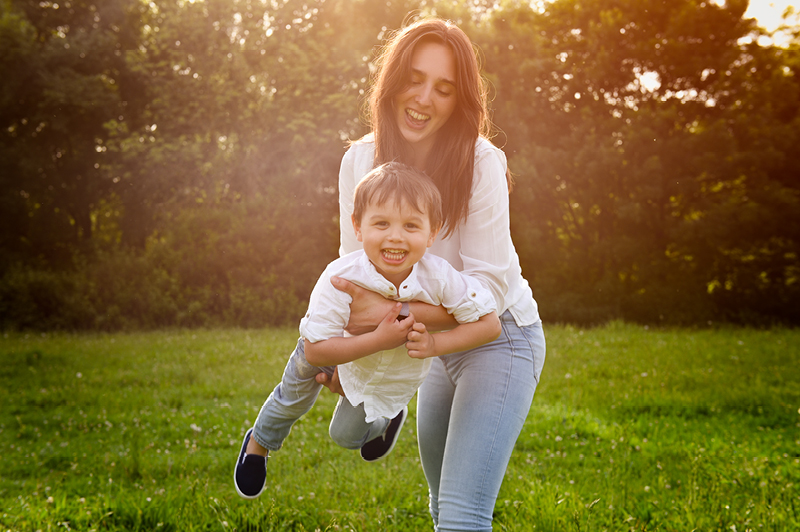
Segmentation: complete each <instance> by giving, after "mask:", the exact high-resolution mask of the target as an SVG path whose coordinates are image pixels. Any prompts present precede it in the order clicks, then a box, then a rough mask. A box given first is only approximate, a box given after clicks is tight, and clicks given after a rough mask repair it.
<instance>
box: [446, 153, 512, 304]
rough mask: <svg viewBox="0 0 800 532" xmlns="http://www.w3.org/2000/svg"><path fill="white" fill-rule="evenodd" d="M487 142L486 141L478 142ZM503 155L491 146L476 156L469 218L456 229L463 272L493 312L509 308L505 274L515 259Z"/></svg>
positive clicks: (506, 276)
mask: <svg viewBox="0 0 800 532" xmlns="http://www.w3.org/2000/svg"><path fill="white" fill-rule="evenodd" d="M482 142H487V141H485V140H484V141H482ZM506 168H507V163H506V157H505V154H504V153H503V152H502V151H501V150H500V149H498V148H495V147H494V146H491V147H489V148H488V149H487V148H484V149H481V150H480V151H479V153H478V154H477V156H476V161H475V170H474V178H473V184H472V196H471V198H470V201H469V215H468V217H467V219H466V221H465V222H464V223H463V224H462V225H461V226H460V230H459V239H460V247H461V251H460V253H459V254H460V256H461V260H462V261H463V265H464V268H463V270H462V272H463V273H465V274H467V275H469V276H471V277H473V278H475V279H477V280H478V281H480V283H481V284H482V285H483V286H485V287H486V288H488V289H489V291H490V292H491V294H492V296H493V297H494V299H495V302H496V303H497V313H498V314H502V313H503V312H504V311H505V310H506V309H507V308H508V307H509V306H510V302H507V301H506V295H507V294H508V290H509V279H508V277H509V272H510V271H512V266H513V263H514V261H515V259H516V251H515V250H514V246H513V244H512V242H511V228H510V221H509V204H508V183H507V181H506Z"/></svg>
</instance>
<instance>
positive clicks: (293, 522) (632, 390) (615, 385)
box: [0, 323, 800, 532]
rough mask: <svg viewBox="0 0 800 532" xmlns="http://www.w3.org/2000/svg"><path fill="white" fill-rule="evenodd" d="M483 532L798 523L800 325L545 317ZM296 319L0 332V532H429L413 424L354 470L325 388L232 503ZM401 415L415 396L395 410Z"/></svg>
mask: <svg viewBox="0 0 800 532" xmlns="http://www.w3.org/2000/svg"><path fill="white" fill-rule="evenodd" d="M545 332H546V334H547V340H548V355H547V362H546V363H545V368H544V372H543V375H542V382H541V384H540V386H539V389H538V390H537V392H536V397H535V399H534V405H533V408H532V410H531V413H530V415H529V417H528V421H527V423H526V425H525V427H524V429H523V432H522V435H521V436H520V439H519V441H518V442H517V446H516V449H515V453H514V455H513V457H512V461H511V464H510V466H509V469H508V471H507V474H506V480H505V483H504V484H503V488H502V490H501V492H500V497H499V498H498V501H497V505H496V511H495V530H537V531H539V530H542V531H561V530H574V531H579V530H580V531H595V530H610V531H616V530H642V531H644V530H647V531H653V530H663V531H690V530H719V531H723V530H724V531H736V532H744V531H746V530H753V531H759V530H773V531H778V530H780V531H782V530H797V529H799V528H800V363H798V361H799V360H798V359H800V356H798V355H800V331H798V330H787V329H776V330H767V331H758V330H751V329H733V328H730V329H728V328H723V329H709V330H687V329H676V330H672V329H669V330H656V329H649V330H648V329H646V328H643V327H640V326H633V325H625V324H621V323H612V324H609V325H607V326H605V327H601V328H596V329H590V330H581V329H576V328H572V327H563V326H550V327H547V328H546V331H545ZM295 341H296V332H295V330H294V329H283V330H259V331H252V330H251V331H240V330H221V331H220V330H212V331H166V332H152V333H136V334H91V335H70V334H46V335H42V334H24V333H8V334H6V335H4V337H0V405H2V407H1V408H2V410H1V411H0V412H1V414H0V456H2V461H0V508H1V509H0V532H2V531H5V530H12V531H31V532H33V531H37V530H42V531H47V530H52V531H55V530H141V531H154V530H155V531H167V530H169V531H192V530H209V531H212V530H213V531H231V530H241V531H245V530H247V531H262V530H263V531H266V530H270V531H272V530H276V531H278V530H287V531H314V530H320V531H325V530H332V531H333V530H357V531H393V530H410V531H421V530H432V527H431V524H430V518H429V516H428V513H427V496H426V495H427V490H426V484H425V479H424V476H423V474H422V470H421V467H420V464H419V459H418V455H417V450H416V434H415V432H416V431H415V428H414V424H413V423H409V424H407V425H406V429H404V434H403V436H402V437H401V439H400V442H399V443H398V445H397V447H396V448H395V451H394V452H393V454H392V456H391V457H390V458H389V459H387V460H385V461H384V462H381V463H379V464H365V463H363V462H362V461H361V460H360V459H359V458H358V456H357V455H356V454H355V453H353V452H350V451H345V450H343V449H340V448H338V447H336V445H335V444H333V443H332V442H331V441H330V440H329V438H328V437H327V426H328V423H329V421H330V416H331V413H332V410H333V407H334V404H335V397H334V396H332V395H330V394H328V393H323V395H322V396H321V398H320V400H319V401H318V403H317V406H316V407H315V408H314V410H312V411H311V413H310V414H309V415H308V416H306V418H304V419H303V420H301V421H300V422H299V423H298V424H297V425H296V426H295V429H294V430H293V432H292V434H291V435H290V437H289V439H288V440H287V442H286V446H285V447H284V449H283V450H281V451H279V452H277V453H274V454H273V457H272V458H271V459H270V464H269V482H270V491H269V492H268V493H267V494H265V495H263V496H262V497H261V498H260V499H258V500H256V501H245V500H242V499H240V498H239V497H238V496H237V495H236V493H235V491H234V489H233V485H232V480H231V477H232V466H233V462H234V460H235V457H236V455H237V452H238V449H239V445H240V441H241V438H242V435H243V434H244V431H245V430H246V428H247V427H249V426H250V425H251V424H252V422H253V420H254V419H255V416H256V414H257V413H258V409H259V408H260V406H261V404H262V402H263V401H264V399H265V398H266V396H267V395H268V393H269V391H270V390H271V388H272V387H273V386H274V384H275V383H276V382H277V380H278V379H279V377H280V374H281V371H282V369H283V364H284V362H285V359H286V357H287V355H288V353H289V352H290V350H291V349H292V347H293V345H294V342H295ZM411 407H412V408H411V412H412V416H414V415H415V403H413V402H412V405H411Z"/></svg>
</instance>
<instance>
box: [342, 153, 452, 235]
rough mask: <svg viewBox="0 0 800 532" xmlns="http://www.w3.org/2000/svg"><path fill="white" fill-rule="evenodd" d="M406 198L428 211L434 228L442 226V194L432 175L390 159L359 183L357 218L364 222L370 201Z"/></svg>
mask: <svg viewBox="0 0 800 532" xmlns="http://www.w3.org/2000/svg"><path fill="white" fill-rule="evenodd" d="M389 201H394V202H395V204H396V205H399V204H401V203H403V202H405V203H406V204H407V205H409V206H410V207H412V208H413V209H414V210H416V211H417V212H420V213H427V214H428V220H429V221H430V224H431V229H432V230H434V231H436V230H437V229H439V228H441V226H442V196H441V194H440V193H439V189H438V188H436V185H435V184H434V183H433V181H432V180H431V178H430V177H428V176H427V175H425V174H424V173H423V172H420V171H419V170H417V169H416V168H412V167H411V166H408V165H405V164H402V163H398V162H388V163H385V164H382V165H380V166H378V167H376V168H373V169H372V171H370V173H368V174H367V175H366V177H364V179H362V180H361V182H360V183H359V184H358V185H356V191H355V197H354V198H353V218H355V220H356V222H357V223H359V224H360V223H361V217H362V216H364V211H366V210H367V206H368V205H385V204H386V203H387V202H389Z"/></svg>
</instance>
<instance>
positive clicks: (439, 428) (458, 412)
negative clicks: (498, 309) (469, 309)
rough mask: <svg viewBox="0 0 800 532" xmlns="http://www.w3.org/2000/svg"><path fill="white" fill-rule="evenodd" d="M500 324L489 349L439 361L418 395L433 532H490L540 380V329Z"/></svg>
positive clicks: (509, 319)
mask: <svg viewBox="0 0 800 532" xmlns="http://www.w3.org/2000/svg"><path fill="white" fill-rule="evenodd" d="M501 323H502V325H503V333H502V334H501V335H500V338H498V339H497V340H495V341H494V342H492V343H490V344H487V345H485V346H482V347H480V348H478V349H474V350H471V351H468V352H464V353H455V354H453V355H448V356H445V357H441V362H440V363H438V364H436V365H435V368H436V369H435V370H434V369H432V371H431V375H429V377H428V378H427V379H426V380H425V383H424V384H423V386H422V388H421V389H420V395H419V399H418V412H417V423H418V437H419V445H420V456H421V458H422V463H423V469H424V471H425V476H426V478H427V479H428V484H429V487H430V491H431V515H432V517H433V519H434V523H435V524H436V527H437V528H436V530H437V531H439V532H446V531H447V532H449V531H456V530H458V531H467V530H474V531H491V530H492V512H493V511H494V505H495V501H496V499H497V494H498V492H499V491H500V485H501V484H502V481H503V476H504V475H505V471H506V467H507V466H508V461H509V459H510V458H511V452H512V450H513V448H514V444H515V443H516V440H517V437H518V436H519V433H520V431H521V430H522V425H523V424H524V422H525V419H526V417H527V415H528V411H529V409H530V404H531V401H532V399H533V394H534V391H535V389H536V384H537V383H538V380H539V374H540V372H541V369H542V365H543V363H544V356H545V344H544V334H543V332H542V328H541V324H535V325H532V326H530V327H525V328H519V327H517V325H516V323H515V322H514V320H513V318H512V317H511V315H510V314H509V313H505V314H504V315H503V316H502V317H501ZM448 407H449V408H448Z"/></svg>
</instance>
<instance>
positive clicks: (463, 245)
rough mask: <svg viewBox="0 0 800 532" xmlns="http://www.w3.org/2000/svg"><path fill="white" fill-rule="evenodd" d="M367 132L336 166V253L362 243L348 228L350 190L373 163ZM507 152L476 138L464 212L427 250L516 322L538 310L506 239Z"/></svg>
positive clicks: (534, 318) (529, 319) (532, 319)
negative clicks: (483, 291)
mask: <svg viewBox="0 0 800 532" xmlns="http://www.w3.org/2000/svg"><path fill="white" fill-rule="evenodd" d="M374 157H375V142H374V140H373V138H372V135H371V134H370V135H367V136H366V137H364V138H363V139H361V140H359V141H358V142H356V143H354V144H353V145H352V146H350V148H349V149H348V150H347V153H345V155H344V157H343V158H342V165H341V168H340V170H339V227H340V231H339V232H340V246H339V255H345V254H347V253H350V252H352V251H354V250H357V249H361V243H360V242H358V240H357V239H356V235H355V230H354V229H353V224H352V221H351V215H352V213H353V193H354V191H355V187H356V185H357V184H358V182H359V181H361V179H363V178H364V176H365V175H366V174H367V173H369V171H370V170H372V168H373V160H374ZM506 168H507V163H506V156H505V154H504V153H503V151H502V150H500V149H499V148H497V147H495V146H494V145H493V144H492V143H491V142H489V141H488V140H487V139H485V138H483V137H479V138H478V140H477V141H476V143H475V170H474V176H473V180H472V195H471V197H470V200H469V215H468V216H467V219H466V221H465V222H464V223H462V224H461V225H460V226H458V228H457V229H456V230H455V231H453V232H452V233H451V234H450V235H449V236H448V237H447V238H445V239H442V238H441V233H440V236H439V237H437V239H436V242H434V244H433V246H432V247H431V248H429V249H428V253H429V254H431V253H432V254H434V255H438V256H439V257H442V258H444V259H445V260H447V261H448V262H449V263H450V264H452V265H453V267H454V268H455V269H456V270H458V271H460V272H462V273H464V274H466V275H469V276H470V277H472V278H474V279H477V280H478V281H479V282H480V283H481V284H482V285H483V286H485V287H486V288H487V289H488V290H489V291H490V292H491V294H492V296H493V297H494V299H495V302H496V306H497V315H498V316H500V315H501V314H503V313H504V312H505V311H506V310H508V311H510V312H511V315H512V316H514V320H515V321H516V323H517V325H519V326H520V327H524V326H526V325H531V324H533V323H536V322H538V321H539V310H538V306H537V304H536V301H535V300H534V299H533V292H532V291H531V288H530V285H528V281H526V280H525V278H524V277H522V268H521V267H520V264H519V256H518V255H517V251H516V249H515V248H514V243H513V242H512V241H511V229H510V222H509V207H508V183H507V182H506Z"/></svg>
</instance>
